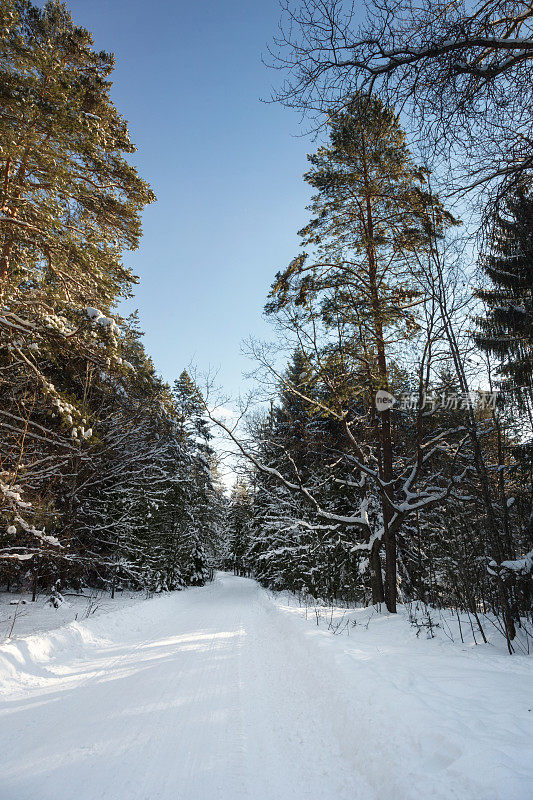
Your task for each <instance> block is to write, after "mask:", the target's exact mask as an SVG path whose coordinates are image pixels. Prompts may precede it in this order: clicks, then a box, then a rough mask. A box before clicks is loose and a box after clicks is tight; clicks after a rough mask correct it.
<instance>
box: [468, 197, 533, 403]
mask: <svg viewBox="0 0 533 800" xmlns="http://www.w3.org/2000/svg"><path fill="white" fill-rule="evenodd" d="M481 266H482V269H483V271H484V273H485V274H486V276H487V278H488V279H489V281H490V285H489V286H488V287H487V288H483V289H480V290H479V291H478V292H477V296H478V297H479V298H480V299H481V300H482V301H483V302H484V304H485V308H486V311H485V313H484V314H483V315H479V316H478V317H477V323H478V326H479V333H478V334H477V335H476V337H475V339H476V343H477V345H478V347H480V348H481V349H482V350H484V351H485V352H486V353H488V354H490V355H491V356H494V357H495V358H496V359H497V361H498V362H499V368H498V369H499V374H500V375H501V388H502V390H504V391H506V392H510V393H511V394H513V395H515V396H516V395H518V396H520V390H521V389H522V390H525V393H526V394H527V396H528V397H529V399H530V400H531V397H532V394H531V392H532V384H533V195H532V194H531V190H530V189H528V190H526V189H524V188H522V189H518V190H517V191H516V192H514V193H513V194H512V195H511V196H509V197H508V198H507V199H506V201H505V203H504V205H503V208H502V209H501V211H499V212H498V213H496V214H495V215H494V217H493V220H492V228H491V234H490V239H489V252H488V254H486V255H485V256H483V257H482V259H481Z"/></svg>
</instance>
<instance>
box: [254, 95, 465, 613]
mask: <svg viewBox="0 0 533 800" xmlns="http://www.w3.org/2000/svg"><path fill="white" fill-rule="evenodd" d="M308 158H309V161H310V162H311V164H312V169H311V170H310V171H309V172H308V173H307V175H305V179H306V181H307V182H308V183H309V184H310V185H311V186H313V187H314V188H316V189H317V190H318V193H317V195H315V197H314V198H313V201H312V205H311V211H312V212H313V215H314V216H313V218H312V220H311V221H310V223H309V224H308V225H307V226H306V227H305V228H304V229H303V230H302V231H301V235H302V240H303V244H304V246H311V247H313V248H314V251H315V255H316V260H315V263H313V264H311V265H308V264H307V254H305V253H304V254H303V255H300V256H299V257H297V258H296V259H294V261H293V262H292V263H291V265H290V266H289V268H288V269H287V270H285V272H283V273H281V274H278V275H277V278H276V282H275V283H274V285H273V289H272V293H271V295H272V301H271V302H270V303H269V305H268V306H267V310H268V311H270V312H276V311H279V310H280V309H283V308H284V307H286V306H287V305H289V304H290V303H292V304H293V305H294V306H296V307H297V308H298V307H301V308H302V312H301V314H302V315H305V313H306V310H307V308H308V307H309V304H310V303H311V302H318V303H319V305H320V309H321V323H322V324H324V325H325V326H326V327H328V326H331V327H335V326H337V327H338V328H339V329H340V328H341V327H342V328H343V330H344V331H346V330H351V331H352V335H351V336H350V335H347V336H346V340H347V341H348V340H349V341H350V344H349V345H348V349H351V357H352V358H354V359H356V360H359V362H360V363H362V364H366V369H367V376H366V381H367V387H368V389H369V394H370V399H371V402H372V405H374V398H375V396H376V393H377V392H378V391H385V392H389V391H390V387H391V374H390V360H391V355H392V354H391V349H392V347H391V343H393V345H394V347H395V348H396V351H398V346H399V345H400V343H402V342H405V341H407V340H408V339H409V338H410V336H411V335H412V333H413V331H414V330H416V328H417V321H416V312H415V311H414V309H416V305H417V295H418V292H417V288H416V285H415V281H414V280H413V277H414V274H415V273H416V269H417V267H416V259H413V258H412V254H413V252H415V253H417V254H420V253H422V252H423V251H424V250H427V249H428V248H429V246H430V243H431V239H432V237H433V236H434V235H435V234H436V233H437V234H438V233H439V232H440V231H442V229H443V228H444V227H445V226H446V225H448V224H452V223H453V222H454V220H453V218H452V217H451V216H450V215H449V214H448V213H447V212H446V211H445V210H444V208H443V207H442V205H441V204H440V202H439V200H438V198H437V197H435V196H434V195H432V193H431V192H429V191H427V190H425V189H424V181H425V179H426V172H425V171H424V170H423V169H422V168H420V167H418V166H417V165H416V164H415V163H414V161H413V159H412V157H411V155H410V153H409V151H408V148H407V145H406V142H405V134H404V132H403V130H402V128H401V126H400V124H399V121H398V118H397V116H396V115H395V114H394V113H393V111H392V110H391V109H389V108H387V107H385V106H384V105H383V104H382V103H381V102H380V101H379V100H377V99H375V98H373V97H371V96H367V95H364V94H359V95H355V96H354V97H352V98H351V99H349V101H348V102H347V103H346V104H345V106H344V108H343V110H342V111H340V112H337V113H334V114H332V116H331V118H330V121H329V146H327V147H321V148H320V149H319V150H318V151H317V153H316V154H314V155H311V156H309V157H308ZM313 324H316V323H313ZM354 345H355V346H354ZM342 391H343V392H344V388H343V390H342ZM353 399H354V398H352V400H353ZM338 400H341V401H342V400H344V401H345V402H346V401H347V402H349V401H350V398H349V397H348V396H346V397H344V398H339V397H338V396H337V395H336V398H335V401H336V402H338ZM374 430H375V438H376V440H375V447H376V448H378V450H379V473H380V479H381V482H382V485H383V486H385V485H386V486H387V487H388V488H387V489H385V488H383V489H382V491H381V496H382V509H383V526H384V537H383V538H384V542H385V552H386V600H387V607H388V608H389V610H390V611H394V609H395V607H396V583H397V581H396V562H397V555H396V534H395V531H394V530H393V529H392V528H391V521H392V518H393V498H392V495H391V492H392V487H393V485H394V482H395V480H396V477H397V476H396V475H395V471H394V452H393V432H392V429H391V412H390V409H389V408H385V409H384V410H383V411H382V412H381V413H380V414H379V415H378V416H377V417H376V418H375V425H374Z"/></svg>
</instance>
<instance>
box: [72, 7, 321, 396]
mask: <svg viewBox="0 0 533 800" xmlns="http://www.w3.org/2000/svg"><path fill="white" fill-rule="evenodd" d="M67 4H68V6H69V8H70V9H71V11H72V15H73V18H74V20H75V22H77V23H78V24H81V25H84V26H85V27H87V28H88V29H89V30H90V31H91V32H92V33H93V35H94V40H95V46H96V47H97V48H98V49H105V50H110V51H112V52H114V53H115V56H116V60H117V67H116V71H115V73H114V87H113V91H112V97H113V99H114V102H115V104H116V106H117V108H118V110H119V112H120V113H121V114H123V115H124V116H125V117H126V119H128V120H129V123H130V131H131V135H132V139H133V141H134V142H135V144H136V145H137V147H138V152H137V153H136V155H135V157H134V161H135V163H136V164H137V166H138V168H139V171H140V173H141V175H142V176H143V177H145V178H146V179H147V180H149V181H150V183H151V185H152V187H153V189H154V191H155V193H156V195H157V198H158V200H157V203H154V204H153V205H152V206H149V207H148V208H147V210H146V211H145V213H144V218H143V227H144V236H143V239H142V242H141V246H140V248H139V250H138V251H136V252H135V253H133V254H127V256H126V259H125V260H126V261H127V263H128V264H129V265H131V266H132V267H133V268H134V270H135V271H136V273H137V274H138V275H139V276H140V278H141V283H140V285H139V286H138V287H137V288H136V295H135V300H134V301H133V302H132V303H131V304H128V308H135V307H137V308H138V309H139V312H140V319H141V325H142V328H143V330H144V331H145V332H146V336H145V343H146V347H147V350H148V352H149V353H150V355H151V356H152V358H153V359H154V362H155V364H156V367H157V369H158V370H159V371H160V372H161V373H162V374H163V376H164V377H165V378H166V379H168V380H172V379H173V378H174V377H176V376H177V375H178V374H179V373H180V372H181V370H182V369H183V367H184V366H187V365H188V364H189V362H191V361H192V362H194V363H195V364H196V365H197V367H198V369H199V370H200V371H205V370H206V369H208V368H209V367H211V368H215V369H219V378H218V380H219V383H221V384H222V385H223V387H224V389H225V391H227V392H228V393H230V394H232V395H236V394H237V393H238V392H239V390H240V388H241V387H242V386H243V382H242V378H241V374H242V372H243V371H246V370H247V369H250V362H249V361H248V359H247V358H246V357H245V356H243V355H242V354H241V352H240V344H241V341H242V340H243V339H245V338H246V337H248V336H249V335H255V336H257V337H259V338H269V336H271V331H270V330H269V326H268V325H267V324H266V323H265V322H264V320H263V318H262V309H263V305H264V303H265V299H266V295H267V292H268V288H269V286H270V283H271V281H272V279H273V276H274V274H275V272H276V271H277V270H278V269H279V268H280V267H283V266H285V265H286V264H287V263H288V262H289V261H290V259H291V258H292V257H293V256H294V255H295V254H296V253H297V252H298V237H297V236H296V232H297V230H298V229H299V228H300V227H302V225H303V224H304V223H305V222H306V218H307V213H306V211H305V206H306V204H307V202H308V200H309V197H310V193H309V188H308V187H307V186H306V185H305V184H304V182H303V180H302V174H303V173H304V172H305V170H306V167H307V161H306V153H307V152H310V151H312V150H314V149H315V146H316V145H315V144H314V143H313V142H312V141H310V140H309V139H303V138H300V136H299V133H300V130H299V118H298V115H297V114H295V113H293V112H290V111H287V110H285V109H283V108H281V107H279V106H276V105H272V104H264V103H262V102H261V101H260V98H261V97H265V96H268V95H269V93H270V86H271V85H272V84H273V83H275V82H276V81H277V80H278V79H279V75H278V74H277V73H275V72H273V71H271V70H268V69H267V68H266V67H265V66H264V65H263V64H262V62H261V53H262V52H264V51H265V49H266V45H267V44H268V42H269V41H270V40H271V38H272V36H273V34H274V33H275V32H276V27H277V24H278V17H279V6H278V3H277V0H197V1H196V2H190V0H189V2H184V1H183V0H177V1H176V0H174V2H170V0H153V2H152V3H146V2H145V0H142V2H141V0H68V3H67Z"/></svg>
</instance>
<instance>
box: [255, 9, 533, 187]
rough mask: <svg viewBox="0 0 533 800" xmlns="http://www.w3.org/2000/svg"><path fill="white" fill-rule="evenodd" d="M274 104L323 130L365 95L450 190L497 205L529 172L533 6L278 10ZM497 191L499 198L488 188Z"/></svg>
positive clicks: (273, 60)
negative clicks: (404, 130) (383, 108)
mask: <svg viewBox="0 0 533 800" xmlns="http://www.w3.org/2000/svg"><path fill="white" fill-rule="evenodd" d="M281 5H282V18H281V21H280V32H279V34H278V36H277V37H276V38H275V40H274V45H273V46H272V47H271V49H270V59H269V63H270V65H271V66H273V67H275V68H277V69H279V70H281V71H283V72H285V74H286V79H285V81H284V82H283V84H282V86H281V87H280V89H279V90H278V91H277V92H276V93H275V94H274V96H273V99H274V100H277V101H281V102H282V103H284V104H285V105H287V106H290V107H293V108H297V109H299V110H301V111H302V112H304V114H306V115H308V116H310V117H311V118H312V119H314V120H315V121H318V122H319V123H320V122H321V121H322V120H323V118H324V116H326V117H327V116H329V114H330V113H331V110H332V109H334V110H335V109H338V108H339V107H341V106H343V104H344V102H345V99H346V97H348V96H350V95H351V94H352V93H353V92H354V91H356V90H361V89H364V90H365V91H369V92H372V93H377V94H379V95H380V96H382V98H383V99H385V101H386V102H387V103H390V104H393V105H395V106H396V108H397V109H398V110H400V109H401V110H402V111H404V112H405V113H406V114H408V115H409V116H410V119H411V122H412V130H413V132H415V133H416V135H417V137H418V139H419V141H420V142H421V143H423V144H424V146H427V147H429V148H430V149H431V151H432V155H433V156H436V157H440V158H441V159H444V160H445V162H446V164H447V166H448V168H449V170H450V172H451V175H452V177H453V178H454V182H453V186H454V188H455V189H463V190H464V189H471V188H474V187H478V186H484V187H485V188H490V189H491V190H493V191H494V192H495V194H496V197H498V196H499V195H501V194H502V193H503V192H504V191H507V189H508V187H509V186H510V185H514V184H515V183H516V182H517V181H519V180H520V179H521V177H522V176H524V174H525V173H529V172H530V170H531V169H532V167H533V147H532V144H533V115H532V113H531V109H532V108H533V82H532V80H531V77H532V69H531V64H532V60H533V7H532V6H531V3H530V2H528V0H488V1H487V2H484V1H483V0H480V2H476V3H475V4H474V5H473V6H471V5H470V4H467V3H466V2H464V1H463V2H462V1H459V2H452V3H448V2H446V0H421V2H414V0H372V2H371V3H370V4H369V6H368V8H367V15H366V19H365V20H364V21H363V22H362V23H361V20H360V16H359V13H358V9H357V5H356V4H355V3H353V2H349V1H348V2H347V1H346V0H345V1H344V2H343V0H304V1H303V2H292V1H291V0H283V2H282V4H281ZM496 187H497V188H496Z"/></svg>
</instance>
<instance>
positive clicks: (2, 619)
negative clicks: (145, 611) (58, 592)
mask: <svg viewBox="0 0 533 800" xmlns="http://www.w3.org/2000/svg"><path fill="white" fill-rule="evenodd" d="M63 598H64V602H63V603H61V605H60V606H59V608H54V607H53V605H51V603H50V602H49V599H50V594H46V595H42V594H41V595H38V596H37V598H36V600H35V602H34V603H32V602H31V592H30V594H27V593H26V594H22V595H20V594H13V593H11V592H0V642H1V641H2V639H3V638H4V637H7V636H8V635H9V632H10V631H11V626H12V624H13V617H14V616H15V615H16V616H15V622H14V625H13V634H12V636H13V637H19V636H27V635H28V634H30V633H35V632H37V631H38V632H39V633H42V632H43V631H49V630H52V629H53V628H59V627H60V626H61V625H67V624H68V623H69V622H74V621H76V620H80V621H83V620H85V619H88V618H89V617H93V616H94V617H99V616H100V614H107V613H109V612H110V611H116V610H117V609H119V608H123V607H124V606H131V605H133V604H134V603H140V602H141V601H142V600H145V599H146V595H145V594H144V592H116V594H115V597H114V599H113V600H112V599H111V595H110V594H109V592H101V591H93V590H90V589H85V590H84V592H83V593H74V592H72V593H69V592H67V593H65V594H64V595H63Z"/></svg>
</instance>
